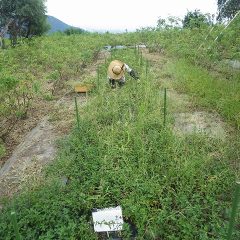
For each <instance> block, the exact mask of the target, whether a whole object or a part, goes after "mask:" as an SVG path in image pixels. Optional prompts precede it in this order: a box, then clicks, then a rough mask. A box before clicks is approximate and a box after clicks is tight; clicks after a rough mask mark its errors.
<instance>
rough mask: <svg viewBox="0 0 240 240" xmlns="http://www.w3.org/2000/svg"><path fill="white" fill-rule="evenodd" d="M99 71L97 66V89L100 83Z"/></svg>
mask: <svg viewBox="0 0 240 240" xmlns="http://www.w3.org/2000/svg"><path fill="white" fill-rule="evenodd" d="M99 80H100V72H99V66H98V67H97V84H98V90H99V89H100V86H99V83H100V81H99Z"/></svg>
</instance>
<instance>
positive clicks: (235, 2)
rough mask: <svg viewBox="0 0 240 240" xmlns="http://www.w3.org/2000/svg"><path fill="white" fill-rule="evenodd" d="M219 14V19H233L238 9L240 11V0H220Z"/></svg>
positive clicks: (218, 3)
mask: <svg viewBox="0 0 240 240" xmlns="http://www.w3.org/2000/svg"><path fill="white" fill-rule="evenodd" d="M217 5H218V16H217V20H219V21H222V20H224V19H228V20H230V19H232V18H234V16H235V15H236V13H237V12H238V11H240V1H239V0H218V1H217Z"/></svg>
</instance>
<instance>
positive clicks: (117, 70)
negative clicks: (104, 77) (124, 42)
mask: <svg viewBox="0 0 240 240" xmlns="http://www.w3.org/2000/svg"><path fill="white" fill-rule="evenodd" d="M124 71H125V67H124V63H123V62H121V61H119V60H113V61H112V62H111V63H110V64H109V67H108V76H109V77H110V78H112V79H115V80H119V79H120V78H122V76H123V75H124Z"/></svg>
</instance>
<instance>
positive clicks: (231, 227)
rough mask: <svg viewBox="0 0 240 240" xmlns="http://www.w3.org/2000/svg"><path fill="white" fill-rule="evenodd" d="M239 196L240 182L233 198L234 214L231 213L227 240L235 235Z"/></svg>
mask: <svg viewBox="0 0 240 240" xmlns="http://www.w3.org/2000/svg"><path fill="white" fill-rule="evenodd" d="M239 196H240V182H237V183H236V190H235V193H234V198H233V203H232V212H231V218H230V222H229V227H228V234H227V240H231V239H232V233H233V228H234V223H235V218H236V214H237V208H238V202H239Z"/></svg>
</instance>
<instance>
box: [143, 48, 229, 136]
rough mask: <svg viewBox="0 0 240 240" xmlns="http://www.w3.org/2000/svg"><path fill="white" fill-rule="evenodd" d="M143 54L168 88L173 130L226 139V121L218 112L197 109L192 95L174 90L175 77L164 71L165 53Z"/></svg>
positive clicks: (146, 52)
mask: <svg viewBox="0 0 240 240" xmlns="http://www.w3.org/2000/svg"><path fill="white" fill-rule="evenodd" d="M142 53H143V56H144V57H145V58H146V59H148V60H149V61H150V62H151V65H152V67H153V69H154V74H155V76H156V78H157V79H159V83H160V84H161V87H163V86H164V87H166V88H167V101H168V110H169V111H170V112H171V113H172V114H173V117H174V125H173V130H174V131H175V132H176V133H177V134H191V133H204V134H207V135H208V136H210V137H214V138H218V139H222V140H224V139H225V138H226V136H227V132H226V130H225V129H226V127H225V123H224V122H223V120H222V119H221V117H220V116H219V115H218V114H217V113H210V112H205V111H196V108H195V106H193V104H192V101H191V97H190V96H188V95H187V94H181V93H178V92H177V91H176V90H174V87H173V83H174V79H173V78H172V76H170V75H169V74H168V73H167V72H164V65H165V64H166V63H167V61H168V60H167V58H166V57H165V56H164V54H159V53H149V51H148V50H147V49H145V50H142Z"/></svg>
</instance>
